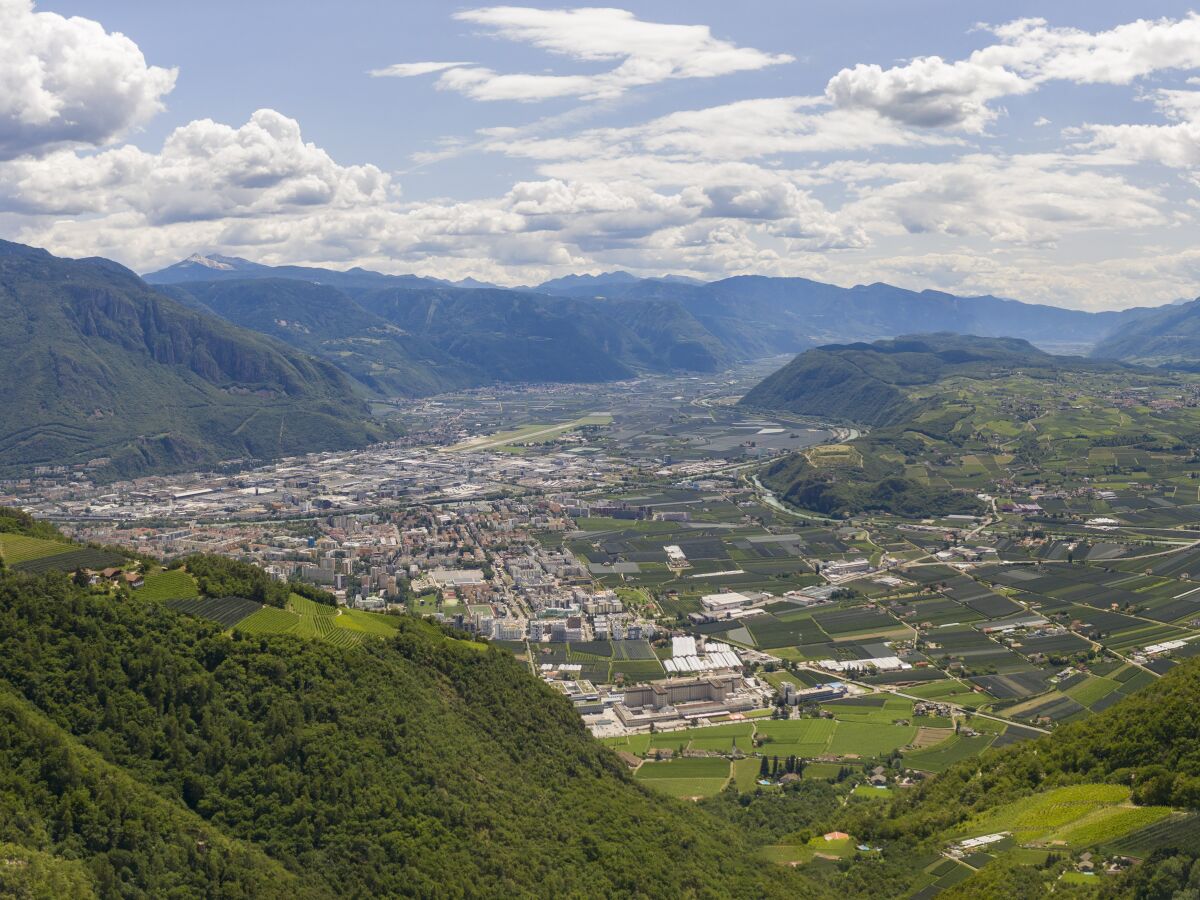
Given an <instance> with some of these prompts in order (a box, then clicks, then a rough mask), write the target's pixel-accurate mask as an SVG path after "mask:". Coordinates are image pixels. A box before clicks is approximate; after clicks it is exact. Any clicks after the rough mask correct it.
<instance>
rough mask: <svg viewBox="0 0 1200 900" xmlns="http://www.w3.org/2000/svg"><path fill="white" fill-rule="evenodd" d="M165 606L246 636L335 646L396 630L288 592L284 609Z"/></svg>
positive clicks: (237, 602)
mask: <svg viewBox="0 0 1200 900" xmlns="http://www.w3.org/2000/svg"><path fill="white" fill-rule="evenodd" d="M167 574H170V573H167ZM143 590H144V588H143ZM166 605H167V606H169V607H170V608H171V609H174V610H176V611H177V612H182V613H188V614H189V615H194V616H200V617H201V618H205V619H212V620H213V621H214V622H217V623H218V624H220V625H222V626H223V627H225V628H237V630H238V631H240V632H242V633H243V634H247V635H265V634H290V635H293V636H295V637H298V638H304V639H306V640H319V641H324V642H325V643H327V644H332V645H333V646H335V647H357V646H358V645H359V644H361V643H362V642H363V640H364V639H366V638H368V637H388V636H389V635H391V634H394V633H395V631H396V626H395V625H394V624H393V623H392V622H391V621H390V617H389V616H386V615H381V614H379V613H370V612H364V611H362V610H355V609H341V608H335V607H332V606H326V605H324V604H322V603H317V602H315V601H313V600H309V599H308V598H307V597H302V596H300V595H299V594H292V595H291V598H290V599H289V600H288V604H287V609H277V608H275V607H271V606H263V605H262V604H260V603H255V602H254V601H252V600H245V599H242V598H241V597H224V598H219V599H217V598H200V597H194V598H191V599H172V600H168V601H166Z"/></svg>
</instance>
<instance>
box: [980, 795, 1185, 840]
mask: <svg viewBox="0 0 1200 900" xmlns="http://www.w3.org/2000/svg"><path fill="white" fill-rule="evenodd" d="M1147 809H1150V810H1153V809H1154V808H1147ZM1127 811H1128V812H1127ZM1169 812H1170V811H1169V810H1159V811H1157V812H1147V811H1144V810H1139V809H1138V808H1136V807H1133V806H1132V805H1130V804H1129V789H1128V788H1126V787H1124V786H1122V785H1115V784H1087V785H1075V786H1073V787H1062V788H1054V789H1052V790H1048V791H1044V792H1042V793H1038V794H1033V795H1031V796H1029V797H1025V798H1023V799H1021V800H1018V801H1016V802H1014V803H1009V804H1006V805H1004V806H1000V807H997V808H995V809H991V810H988V811H987V812H985V813H983V814H981V815H979V816H976V817H975V818H973V819H971V820H970V821H968V822H966V823H964V824H963V825H961V826H959V828H958V829H957V832H958V833H959V834H961V836H962V837H973V836H976V835H983V834H996V833H999V832H1009V833H1011V834H1012V835H1013V837H1014V838H1015V839H1016V840H1017V841H1019V842H1021V843H1025V844H1028V843H1041V844H1053V843H1054V842H1056V841H1067V842H1069V843H1071V846H1073V847H1074V846H1079V847H1082V846H1091V845H1092V844H1093V843H1102V842H1107V841H1111V840H1114V839H1115V838H1117V837H1118V836H1119V835H1120V834H1122V833H1123V832H1125V831H1133V830H1135V829H1138V828H1140V827H1142V826H1144V825H1146V824H1148V821H1147V819H1148V818H1149V820H1153V819H1155V818H1163V817H1164V816H1165V815H1167V814H1169Z"/></svg>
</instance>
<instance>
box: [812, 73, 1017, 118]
mask: <svg viewBox="0 0 1200 900" xmlns="http://www.w3.org/2000/svg"><path fill="white" fill-rule="evenodd" d="M1032 89H1033V85H1032V84H1031V83H1030V82H1028V81H1026V80H1025V79H1023V78H1022V77H1021V76H1019V75H1017V74H1015V73H1013V72H1009V71H1008V70H1006V69H1004V68H1002V67H999V66H989V65H981V64H979V63H976V62H971V61H963V60H960V61H958V62H953V63H948V62H945V61H944V60H942V59H941V58H940V57H937V56H926V57H922V58H919V59H915V60H913V61H912V62H911V63H909V64H908V65H905V66H897V67H895V68H891V69H883V68H881V67H880V66H875V65H863V64H861V63H860V64H859V65H857V66H855V67H854V68H852V69H842V71H840V72H838V74H837V75H835V76H833V78H831V79H830V81H829V84H828V85H827V86H826V88H825V93H826V95H827V96H828V97H829V99H830V100H831V101H832V102H833V103H835V104H837V105H838V106H840V107H843V108H849V109H854V108H860V109H872V110H874V111H876V112H878V113H879V114H880V115H883V116H886V117H887V118H889V119H894V120H896V121H898V122H903V123H904V124H906V125H913V126H916V127H920V128H943V127H947V126H950V127H958V128H963V129H965V130H967V131H976V132H978V131H982V130H983V128H984V126H985V125H986V124H987V123H988V122H990V121H991V120H992V119H994V118H995V117H996V112H995V110H993V109H990V108H989V107H988V106H987V103H988V101H989V100H995V99H996V98H998V97H1004V96H1006V95H1009V94H1022V93H1025V92H1026V91H1029V90H1032Z"/></svg>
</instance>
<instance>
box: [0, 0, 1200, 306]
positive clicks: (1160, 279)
mask: <svg viewBox="0 0 1200 900" xmlns="http://www.w3.org/2000/svg"><path fill="white" fill-rule="evenodd" d="M1134 6H1136V11H1134V9H1133V7H1134ZM198 10H199V11H198ZM1198 167H1200V15H1198V14H1197V12H1196V11H1193V8H1192V7H1189V6H1187V5H1184V4H1178V3H1170V2H1164V3H1155V2H1142V3H1138V4H1136V5H1134V4H1128V3H1117V2H1113V0H1092V2H1087V3H1084V2H1073V0H1059V2H1055V3H1048V2H1042V3H1036V4H1035V3H1028V2H1020V0H1017V2H971V3H964V2H962V0H956V2H932V0H908V2H905V3H902V4H901V3H882V2H879V0H870V2H864V0H840V2H838V3H836V4H826V3H815V2H798V0H742V2H739V3H730V2H728V0H722V2H711V0H688V2H671V0H659V2H653V3H626V4H622V5H621V6H619V7H600V6H579V5H569V4H562V3H548V4H544V3H531V4H526V5H522V6H483V5H478V6H477V5H461V6H457V5H452V4H447V3H442V2H425V0H404V2H403V3H390V4H381V3H378V2H370V3H368V2H360V0H341V2H339V3H337V4H330V3H327V2H321V3H318V2H313V0H290V2H289V3H287V4H281V3H280V4H276V3H246V2H244V0H242V2H239V3H237V4H234V3H230V2H225V0H209V2H206V3H205V4H204V5H203V7H202V8H198V7H196V6H195V5H189V4H175V3H149V2H146V0H105V2H103V3H99V2H94V0H93V2H86V0H45V2H40V3H37V4H34V3H33V2H31V0H0V237H3V238H6V239H9V240H16V241H21V242H23V243H29V244H34V245H36V246H42V247H46V248H47V249H49V250H50V251H51V252H54V253H57V254H60V255H64V256H92V255H99V256H105V257H109V258H111V259H115V260H117V261H119V262H121V263H124V264H125V265H128V266H130V267H131V268H133V269H135V270H137V271H140V272H146V271H150V270H153V269H156V268H160V267H162V266H165V265H168V264H170V263H172V262H174V261H176V260H179V259H181V258H184V257H186V256H189V255H190V254H192V253H202V254H213V253H219V254H226V255H231V256H241V257H245V258H247V259H251V260H254V261H257V262H263V263H268V264H285V263H295V264H306V265H319V266H328V267H332V268H349V267H352V266H363V267H365V268H370V269H376V270H379V271H384V272H394V273H402V272H412V273H416V274H421V275H432V276H437V277H443V278H450V279H459V278H464V277H468V276H471V277H475V278H479V279H483V280H487V281H492V282H495V283H497V284H505V285H517V284H531V283H536V282H540V281H543V280H546V279H548V278H552V277H556V276H560V275H564V274H567V273H571V272H590V273H598V272H603V271H612V270H616V269H622V270H626V271H630V272H633V273H635V274H639V275H662V274H668V273H672V274H682V275H690V276H693V277H696V278H702V279H704V280H714V279H719V278H724V277H728V276H732V275H745V274H760V275H774V276H800V277H805V278H812V279H816V280H820V281H828V282H833V283H836V284H841V285H847V286H849V285H854V284H861V283H871V282H875V281H886V282H889V283H892V284H898V285H901V286H904V287H909V288H915V289H924V288H933V289H939V290H946V291H950V292H953V293H956V294H962V295H977V294H995V295H998V296H1006V297H1014V298H1016V299H1020V300H1026V301H1031V302H1041V303H1050V304H1055V305H1059V306H1068V307H1074V308H1081V309H1115V308H1122V307H1127V306H1137V305H1153V304H1159V303H1165V302H1170V301H1174V300H1177V299H1180V298H1191V297H1194V296H1196V295H1198V294H1200V241H1197V237H1200V229H1198V228H1197V216H1198V215H1200V172H1198Z"/></svg>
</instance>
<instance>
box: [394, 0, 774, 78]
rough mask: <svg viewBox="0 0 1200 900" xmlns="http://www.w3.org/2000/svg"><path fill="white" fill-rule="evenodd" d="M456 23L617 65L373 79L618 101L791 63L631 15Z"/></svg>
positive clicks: (467, 13)
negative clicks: (570, 71)
mask: <svg viewBox="0 0 1200 900" xmlns="http://www.w3.org/2000/svg"><path fill="white" fill-rule="evenodd" d="M454 18H456V19H458V20H460V21H463V22H469V23H471V24H473V25H479V26H481V27H482V28H484V29H485V30H486V32H487V33H488V34H491V35H494V36H495V37H499V38H504V39H506V40H510V41H515V42H518V43H523V44H528V45H531V46H533V47H536V48H538V49H540V50H545V51H547V52H549V53H553V54H556V55H559V56H565V57H568V58H570V59H573V60H581V61H586V62H617V61H619V64H618V65H617V66H616V67H615V68H612V69H609V70H608V71H605V72H601V73H599V74H589V75H542V74H525V73H516V74H503V73H498V72H495V71H493V70H492V69H489V68H486V67H483V66H473V65H471V64H468V63H399V64H397V65H394V66H389V67H387V68H384V69H377V70H375V71H374V72H372V74H373V75H393V76H401V77H407V76H412V75H420V74H431V73H436V72H442V75H441V77H440V78H439V79H438V82H437V84H438V87H440V88H443V89H445V90H452V91H457V92H459V93H462V94H465V95H467V96H468V97H471V98H473V99H475V100H523V101H536V100H549V99H552V98H556V97H580V98H583V99H585V100H600V99H611V98H613V97H618V96H620V95H621V94H623V93H625V92H626V91H627V90H629V89H630V88H634V87H639V86H642V85H648V84H656V83H658V82H660V81H666V80H669V79H678V78H712V77H715V76H718V75H728V74H731V73H734V72H743V71H750V70H755V69H762V68H765V67H767V66H772V65H778V64H780V63H786V62H791V61H792V59H793V58H792V57H791V56H788V55H786V54H771V53H764V52H763V51H761V50H756V49H754V48H752V47H738V46H737V45H736V44H733V43H730V42H729V41H724V40H721V39H719V38H716V37H714V36H713V34H712V31H711V30H710V29H709V28H708V26H707V25H672V24H667V23H661V22H645V21H642V20H641V19H638V18H637V17H636V16H635V15H634V14H633V13H631V12H629V11H628V10H624V9H605V8H586V7H585V8H580V9H533V8H529V7H519V6H493V7H487V8H484V9H471V10H464V11H462V12H459V13H456V14H455V16H454Z"/></svg>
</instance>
